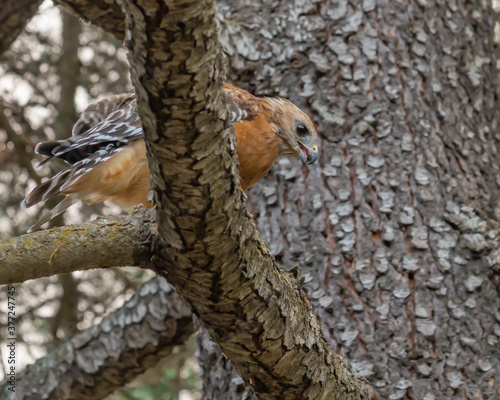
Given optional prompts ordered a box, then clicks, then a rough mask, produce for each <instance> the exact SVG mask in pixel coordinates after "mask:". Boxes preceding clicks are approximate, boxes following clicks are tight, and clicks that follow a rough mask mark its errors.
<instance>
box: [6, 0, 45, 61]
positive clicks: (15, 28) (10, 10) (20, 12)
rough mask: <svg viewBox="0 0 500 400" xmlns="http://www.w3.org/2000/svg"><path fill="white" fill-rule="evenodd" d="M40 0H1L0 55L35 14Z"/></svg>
mask: <svg viewBox="0 0 500 400" xmlns="http://www.w3.org/2000/svg"><path fill="white" fill-rule="evenodd" d="M41 3H42V0H3V1H2V4H1V7H0V56H1V55H2V54H3V53H5V51H7V50H8V49H9V47H10V45H11V44H12V43H13V42H14V40H16V38H17V36H18V35H19V34H20V33H21V31H22V30H23V28H24V26H25V25H26V23H27V22H28V21H29V20H30V18H31V17H32V16H33V15H35V13H36V11H37V10H38V7H39V6H40V4H41Z"/></svg>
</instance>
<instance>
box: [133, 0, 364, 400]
mask: <svg viewBox="0 0 500 400" xmlns="http://www.w3.org/2000/svg"><path fill="white" fill-rule="evenodd" d="M125 10H126V13H127V23H128V26H129V28H130V29H131V35H130V37H131V41H130V43H129V44H128V45H129V48H130V50H131V54H130V64H131V71H132V81H133V83H134V86H135V89H136V92H137V96H138V99H139V111H140V113H141V117H142V121H143V125H144V128H145V134H146V143H147V149H148V159H149V166H150V170H151V173H152V182H153V185H154V187H155V189H156V204H157V207H158V208H159V210H158V215H159V220H158V229H159V242H160V243H158V252H159V254H161V256H162V258H163V261H161V260H157V270H158V272H159V273H161V274H162V275H164V276H166V277H168V279H169V281H170V282H171V283H172V284H174V286H175V288H176V289H177V291H178V292H179V293H180V294H181V295H182V296H183V298H184V299H185V300H186V301H187V302H188V303H189V304H190V306H191V307H192V310H193V312H194V313H195V314H196V315H197V316H199V318H200V320H201V322H202V323H203V325H204V326H205V327H206V328H207V330H208V331H209V333H210V335H211V337H212V339H213V340H214V341H216V342H217V343H218V344H219V345H220V346H221V348H222V349H223V351H224V353H225V354H226V355H227V356H228V357H229V358H230V359H231V361H232V363H233V364H234V366H235V368H236V370H237V371H238V373H239V374H240V375H241V377H242V378H243V379H244V380H245V382H246V384H247V385H248V386H250V387H251V388H252V389H253V391H254V392H255V393H256V394H257V396H258V397H259V398H261V399H275V398H279V399H329V400H331V399H343V400H349V399H360V398H369V396H370V395H369V388H368V386H367V385H366V384H365V383H364V381H362V380H361V379H359V378H358V377H356V376H355V375H354V374H353V373H352V371H351V370H350V368H349V367H348V366H347V365H346V364H345V363H344V362H343V361H342V359H341V358H339V357H338V356H337V355H336V354H335V353H334V352H333V351H332V349H331V347H330V345H329V343H328V341H327V340H326V338H325V337H324V334H323V332H322V331H321V329H320V326H319V324H318V321H317V320H316V318H315V317H314V315H313V313H312V310H311V307H310V306H309V304H308V302H307V300H306V299H305V297H304V294H303V292H302V290H301V289H300V287H298V284H297V281H296V279H295V278H293V277H289V276H286V275H284V274H283V273H282V272H281V271H280V270H279V269H278V268H277V266H276V264H275V262H274V259H273V258H272V256H271V254H270V253H269V250H268V248H267V246H266V244H265V243H264V242H263V241H262V239H261V238H260V236H259V234H258V232H257V230H256V229H255V226H254V224H253V222H252V218H251V216H250V215H249V214H248V212H247V211H246V208H245V204H244V201H245V196H244V194H243V192H242V191H241V189H240V187H239V182H238V180H237V178H236V177H235V175H237V172H236V171H237V162H236V157H235V154H234V150H230V149H234V134H233V131H232V129H229V128H228V124H227V123H226V122H225V103H224V96H223V94H222V90H221V87H222V81H223V79H224V67H223V65H224V63H223V55H222V51H221V47H220V45H219V43H218V35H217V29H216V24H215V10H214V1H213V0H205V1H193V0H177V1H173V0H172V1H165V2H160V1H154V0H149V1H141V2H140V6H139V5H136V2H135V1H132V0H130V1H125ZM167 188H168V189H167ZM172 264H175V268H170V265H172Z"/></svg>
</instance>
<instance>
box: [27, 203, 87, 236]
mask: <svg viewBox="0 0 500 400" xmlns="http://www.w3.org/2000/svg"><path fill="white" fill-rule="evenodd" d="M78 200H79V199H78V198H77V197H73V196H71V195H68V196H66V197H65V198H64V199H63V200H62V201H60V202H59V203H58V204H57V205H56V206H55V207H54V208H53V209H52V210H45V211H44V212H43V214H42V216H41V217H40V219H39V220H38V221H37V223H36V224H35V225H33V226H32V227H30V228H29V229H28V233H30V232H33V231H36V230H37V229H40V227H41V226H42V225H43V224H45V223H46V222H49V221H50V220H51V219H53V218H55V217H57V216H58V215H59V214H61V213H63V212H64V211H66V210H67V209H68V208H69V207H71V206H72V205H73V204H75V203H76V202H77V201H78Z"/></svg>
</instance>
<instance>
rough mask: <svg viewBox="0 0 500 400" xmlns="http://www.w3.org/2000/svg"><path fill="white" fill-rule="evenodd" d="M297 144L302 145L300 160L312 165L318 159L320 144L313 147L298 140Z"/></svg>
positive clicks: (304, 163)
mask: <svg viewBox="0 0 500 400" xmlns="http://www.w3.org/2000/svg"><path fill="white" fill-rule="evenodd" d="M297 144H298V145H299V147H300V156H299V157H300V161H302V164H303V165H311V164H314V162H315V161H316V160H317V159H318V145H317V144H315V145H314V146H313V147H307V146H306V145H305V144H303V143H301V142H299V141H298V140H297Z"/></svg>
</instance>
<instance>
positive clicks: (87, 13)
mask: <svg viewBox="0 0 500 400" xmlns="http://www.w3.org/2000/svg"><path fill="white" fill-rule="evenodd" d="M54 3H56V4H60V5H61V6H63V8H64V9H65V10H66V11H67V12H69V13H71V14H73V15H74V16H76V17H79V18H82V19H84V20H85V21H87V22H90V23H92V24H93V25H96V26H98V27H100V28H102V29H104V30H105V31H106V32H109V33H111V34H113V35H114V36H115V37H116V38H117V39H118V40H120V41H122V40H123V38H124V37H125V15H124V14H123V11H122V8H121V1H120V0H54Z"/></svg>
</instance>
